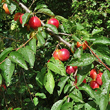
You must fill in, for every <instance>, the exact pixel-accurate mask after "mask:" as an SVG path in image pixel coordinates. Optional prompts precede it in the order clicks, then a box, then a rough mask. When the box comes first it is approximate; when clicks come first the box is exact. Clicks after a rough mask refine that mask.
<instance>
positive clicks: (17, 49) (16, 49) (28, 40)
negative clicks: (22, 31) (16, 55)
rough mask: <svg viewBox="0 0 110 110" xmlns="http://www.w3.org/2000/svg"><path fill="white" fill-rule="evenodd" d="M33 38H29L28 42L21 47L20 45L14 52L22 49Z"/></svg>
mask: <svg viewBox="0 0 110 110" xmlns="http://www.w3.org/2000/svg"><path fill="white" fill-rule="evenodd" d="M32 38H33V37H31V38H30V39H29V40H27V41H26V42H25V43H24V44H23V45H21V46H20V47H19V48H17V49H16V51H18V50H19V49H20V48H22V47H23V46H25V45H26V44H27V43H28V42H29V41H30V40H31V39H32Z"/></svg>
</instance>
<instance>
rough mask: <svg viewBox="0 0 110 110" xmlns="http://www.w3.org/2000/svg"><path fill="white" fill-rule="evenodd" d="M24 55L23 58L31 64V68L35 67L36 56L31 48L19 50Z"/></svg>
mask: <svg viewBox="0 0 110 110" xmlns="http://www.w3.org/2000/svg"><path fill="white" fill-rule="evenodd" d="M18 52H20V53H21V54H22V57H23V58H24V59H25V60H26V61H27V62H28V63H29V64H30V66H31V68H33V66H34V62H35V55H34V52H33V51H32V50H31V49H30V47H29V46H26V47H24V48H21V49H19V50H18Z"/></svg>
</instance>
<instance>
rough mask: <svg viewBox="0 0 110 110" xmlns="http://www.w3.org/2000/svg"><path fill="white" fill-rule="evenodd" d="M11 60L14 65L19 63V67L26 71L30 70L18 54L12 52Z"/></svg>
mask: <svg viewBox="0 0 110 110" xmlns="http://www.w3.org/2000/svg"><path fill="white" fill-rule="evenodd" d="M9 58H10V60H11V61H12V62H14V63H17V64H18V65H19V66H21V67H22V68H24V69H25V70H28V67H27V65H26V62H25V61H24V59H23V57H22V55H21V54H20V53H18V52H11V53H10V57H9Z"/></svg>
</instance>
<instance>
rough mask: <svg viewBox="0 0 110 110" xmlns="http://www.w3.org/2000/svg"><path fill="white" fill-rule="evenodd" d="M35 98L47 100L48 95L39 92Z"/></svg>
mask: <svg viewBox="0 0 110 110" xmlns="http://www.w3.org/2000/svg"><path fill="white" fill-rule="evenodd" d="M35 96H39V97H40V98H42V99H45V98H46V95H45V94H44V93H39V92H37V93H36V94H35Z"/></svg>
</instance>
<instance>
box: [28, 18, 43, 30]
mask: <svg viewBox="0 0 110 110" xmlns="http://www.w3.org/2000/svg"><path fill="white" fill-rule="evenodd" d="M29 25H30V27H31V28H33V29H36V28H38V27H40V26H41V21H40V19H39V18H38V17H37V16H33V17H31V18H30V20H29Z"/></svg>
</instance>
